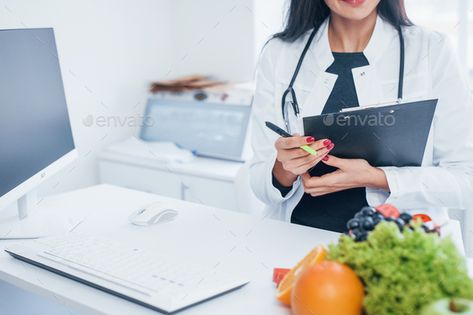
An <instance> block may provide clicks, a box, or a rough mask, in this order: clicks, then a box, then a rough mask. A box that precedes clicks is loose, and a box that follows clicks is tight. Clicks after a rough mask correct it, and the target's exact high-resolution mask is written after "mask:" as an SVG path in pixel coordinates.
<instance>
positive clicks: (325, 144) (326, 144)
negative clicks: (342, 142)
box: [323, 140, 332, 147]
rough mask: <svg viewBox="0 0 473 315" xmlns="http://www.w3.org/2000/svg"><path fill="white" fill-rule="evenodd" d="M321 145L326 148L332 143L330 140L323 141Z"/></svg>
mask: <svg viewBox="0 0 473 315" xmlns="http://www.w3.org/2000/svg"><path fill="white" fill-rule="evenodd" d="M323 144H324V146H325V147H328V146H329V145H330V144H332V141H330V140H325V141H324V142H323Z"/></svg>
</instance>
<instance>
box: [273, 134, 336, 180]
mask: <svg viewBox="0 0 473 315" xmlns="http://www.w3.org/2000/svg"><path fill="white" fill-rule="evenodd" d="M303 145H308V146H310V147H311V148H312V149H314V150H315V151H317V155H311V154H309V153H307V152H306V151H304V150H302V149H301V148H300V147H301V146H303ZM275 147H276V150H277V157H276V163H275V164H274V167H273V175H274V176H275V177H276V179H277V180H278V182H279V183H280V184H281V185H283V186H286V187H290V186H292V184H293V183H294V181H295V180H296V179H297V176H299V175H302V174H304V173H306V172H307V171H308V170H310V169H311V168H312V167H314V166H315V165H316V164H317V163H319V162H320V161H321V160H322V159H323V158H324V157H325V156H326V155H327V154H328V153H329V152H330V150H332V149H333V147H334V144H333V143H332V141H330V140H328V139H322V140H318V141H315V139H314V138H313V137H301V136H299V135H294V136H293V137H290V138H279V139H278V140H277V141H276V143H275Z"/></svg>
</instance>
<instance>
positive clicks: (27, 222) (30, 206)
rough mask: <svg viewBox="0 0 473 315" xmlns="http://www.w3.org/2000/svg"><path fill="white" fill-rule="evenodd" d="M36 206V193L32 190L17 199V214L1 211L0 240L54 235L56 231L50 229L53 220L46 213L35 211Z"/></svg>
mask: <svg viewBox="0 0 473 315" xmlns="http://www.w3.org/2000/svg"><path fill="white" fill-rule="evenodd" d="M37 206H38V197H37V192H36V191H35V190H33V191H31V192H29V193H27V194H26V195H24V196H23V197H21V198H20V199H18V202H17V213H14V212H13V211H2V213H1V218H0V240H20V239H37V238H40V237H45V236H48V235H51V234H52V233H54V232H55V230H57V229H54V228H53V227H52V225H53V224H52V221H54V220H50V219H51V218H50V217H49V216H48V215H47V214H46V213H38V212H39V211H35V210H37V209H36V208H38V207H37ZM10 210H13V209H10ZM4 212H5V214H4Z"/></svg>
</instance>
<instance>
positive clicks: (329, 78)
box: [302, 19, 338, 116]
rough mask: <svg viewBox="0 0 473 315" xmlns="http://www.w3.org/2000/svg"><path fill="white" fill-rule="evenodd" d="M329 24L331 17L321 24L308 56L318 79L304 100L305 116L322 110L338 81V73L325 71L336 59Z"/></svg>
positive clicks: (308, 61) (310, 65) (317, 113)
mask: <svg viewBox="0 0 473 315" xmlns="http://www.w3.org/2000/svg"><path fill="white" fill-rule="evenodd" d="M328 24H329V19H326V20H325V22H324V23H323V24H322V25H321V26H320V29H319V30H318V32H317V34H316V36H315V38H314V43H313V44H312V46H311V47H310V49H309V52H308V54H307V57H306V58H307V64H306V65H307V66H308V67H311V69H313V71H314V72H315V73H316V79H315V82H314V86H313V88H312V89H311V92H310V93H309V95H308V96H307V98H306V100H305V101H304V104H303V108H304V110H303V112H302V115H303V116H314V115H319V114H320V113H321V112H322V110H323V108H324V106H325V103H326V102H327V100H328V98H329V96H330V93H331V92H332V90H333V86H334V85H335V81H337V77H338V76H337V75H335V74H332V73H327V72H325V70H327V68H328V67H329V66H330V65H331V64H332V63H333V60H334V59H333V55H332V50H331V49H330V43H329V39H328Z"/></svg>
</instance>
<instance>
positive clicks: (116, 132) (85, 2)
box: [0, 0, 172, 192]
mask: <svg viewBox="0 0 473 315" xmlns="http://www.w3.org/2000/svg"><path fill="white" fill-rule="evenodd" d="M170 9H171V1H170V0H133V1H131V0H101V1H94V0H81V1H61V0H5V1H2V4H1V5H0V28H25V27H45V26H52V27H54V29H55V32H56V40H57V46H58V50H59V56H60V61H61V66H62V73H63V78H64V83H65V89H66V96H67V100H68V103H69V109H70V116H71V119H72V126H73V131H74V135H75V140H76V145H77V146H78V148H79V151H80V154H81V158H80V159H79V160H78V161H77V163H75V165H72V166H71V167H70V168H68V169H67V170H66V171H65V172H63V175H62V176H57V177H56V178H54V179H53V180H51V181H50V182H49V183H47V184H46V187H45V190H47V191H48V192H56V191H64V190H68V189H71V188H75V187H80V186H86V185H90V184H93V183H95V182H96V172H95V162H94V155H95V153H96V152H97V150H99V149H100V148H101V147H103V146H104V145H106V144H108V143H111V142H113V141H116V140H117V139H120V138H123V137H125V136H127V135H130V134H132V133H133V132H134V130H135V128H133V127H129V126H124V127H120V126H116V127H115V126H113V125H114V124H112V126H110V127H97V126H86V125H85V124H84V123H83V119H84V118H86V117H88V116H90V115H92V116H91V117H93V118H94V119H96V117H98V116H100V115H103V116H106V117H111V118H115V117H118V116H119V117H121V118H123V119H125V118H127V117H129V116H130V115H140V114H141V110H142V109H143V106H144V101H145V100H146V91H147V88H148V84H149V82H150V81H151V80H153V79H160V78H163V77H164V76H165V74H166V72H167V71H168V69H169V65H170V64H171V60H172V35H171V30H170V19H171V16H170V14H169V13H170ZM89 119H90V118H89Z"/></svg>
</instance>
